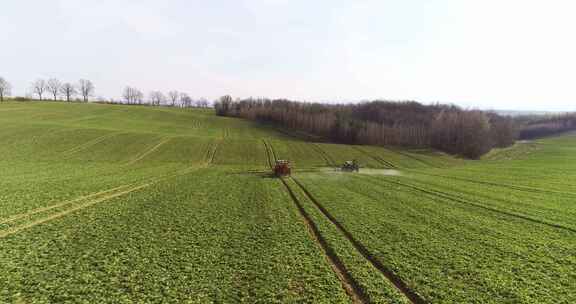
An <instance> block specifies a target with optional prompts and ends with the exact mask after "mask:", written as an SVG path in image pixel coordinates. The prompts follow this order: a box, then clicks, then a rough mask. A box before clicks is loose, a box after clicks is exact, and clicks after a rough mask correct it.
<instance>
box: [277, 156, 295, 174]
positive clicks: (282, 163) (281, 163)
mask: <svg viewBox="0 0 576 304" xmlns="http://www.w3.org/2000/svg"><path fill="white" fill-rule="evenodd" d="M291 173H292V168H291V167H290V162H289V161H287V160H277V161H276V165H275V166H274V174H275V175H276V176H286V175H290V174H291Z"/></svg>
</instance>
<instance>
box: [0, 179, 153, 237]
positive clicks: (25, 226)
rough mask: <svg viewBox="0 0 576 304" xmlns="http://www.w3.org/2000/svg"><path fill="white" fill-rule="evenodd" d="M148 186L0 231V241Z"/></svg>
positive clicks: (105, 197)
mask: <svg viewBox="0 0 576 304" xmlns="http://www.w3.org/2000/svg"><path fill="white" fill-rule="evenodd" d="M150 185H151V183H146V184H143V185H139V186H136V187H133V188H130V189H128V190H124V191H120V192H118V193H114V194H110V195H106V196H103V197H100V198H97V199H94V200H91V201H88V202H87V203H84V204H81V205H78V206H75V207H72V208H69V209H67V210H64V211H62V212H58V213H55V214H52V215H50V216H47V217H44V218H41V219H38V220H34V221H32V222H28V223H25V224H22V225H19V226H15V227H12V228H9V229H7V230H4V231H1V232H0V239H1V238H5V237H7V236H9V235H12V234H15V233H18V232H20V231H23V230H26V229H29V228H32V227H35V226H37V225H40V224H43V223H46V222H50V221H52V220H55V219H58V218H61V217H63V216H65V215H68V214H70V213H72V212H74V211H78V210H82V209H85V208H87V207H90V206H93V205H95V204H98V203H101V202H104V201H107V200H110V199H113V198H116V197H119V196H122V195H125V194H128V193H131V192H134V191H136V190H140V189H143V188H146V187H148V186H150Z"/></svg>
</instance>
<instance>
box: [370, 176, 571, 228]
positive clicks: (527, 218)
mask: <svg viewBox="0 0 576 304" xmlns="http://www.w3.org/2000/svg"><path fill="white" fill-rule="evenodd" d="M367 178H368V179H370V180H374V179H375V177H367ZM378 181H383V182H386V183H389V184H394V185H398V186H402V187H405V188H410V189H412V190H416V191H418V192H421V193H425V194H428V195H432V196H435V197H439V198H443V199H446V200H449V201H453V202H457V203H460V204H464V205H467V206H472V207H476V208H479V209H484V210H487V211H490V212H493V213H498V214H501V215H505V216H509V217H514V218H518V219H522V220H525V221H529V222H532V223H536V224H540V225H544V226H548V227H552V228H556V229H561V230H565V231H569V232H574V233H576V229H574V228H570V227H566V226H563V225H560V224H556V223H551V222H547V221H544V220H540V219H537V218H533V217H530V216H528V215H524V214H520V213H515V212H510V211H504V210H501V209H497V208H492V207H488V206H486V205H483V204H481V203H477V202H473V201H469V200H465V199H463V198H460V197H457V196H455V195H453V194H450V193H447V192H443V191H438V190H433V189H425V188H421V187H418V186H415V185H411V184H405V183H401V182H398V181H392V180H388V179H386V180H384V179H378ZM372 184H375V185H378V183H375V182H373V181H372ZM380 185H381V184H380Z"/></svg>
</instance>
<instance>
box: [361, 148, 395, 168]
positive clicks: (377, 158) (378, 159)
mask: <svg viewBox="0 0 576 304" xmlns="http://www.w3.org/2000/svg"><path fill="white" fill-rule="evenodd" d="M352 148H354V149H355V150H357V151H359V152H360V153H363V154H364V155H366V156H368V157H370V158H372V159H374V160H375V161H377V162H379V163H380V164H381V165H384V167H387V168H390V169H397V167H396V166H395V165H394V164H393V163H391V162H389V161H387V160H385V159H383V158H381V157H380V156H377V155H373V154H372V153H369V152H368V151H365V150H363V149H361V148H360V147H357V146H352Z"/></svg>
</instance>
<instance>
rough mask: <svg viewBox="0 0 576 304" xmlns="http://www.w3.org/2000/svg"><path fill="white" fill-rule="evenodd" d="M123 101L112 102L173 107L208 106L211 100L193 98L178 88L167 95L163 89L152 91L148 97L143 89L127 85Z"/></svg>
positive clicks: (123, 93)
mask: <svg viewBox="0 0 576 304" xmlns="http://www.w3.org/2000/svg"><path fill="white" fill-rule="evenodd" d="M122 98H123V102H112V103H125V104H148V105H152V106H172V107H183V108H188V107H201V108H207V107H208V106H209V102H208V100H207V99H205V98H201V99H198V100H193V99H192V98H191V97H190V96H189V95H188V94H187V93H183V92H179V91H176V90H173V91H169V92H168V93H167V94H166V95H165V94H164V93H162V92H161V91H151V92H150V93H149V94H148V99H147V100H146V99H145V98H144V93H142V91H141V90H139V89H137V88H134V87H130V86H127V87H125V88H124V91H123V92H122Z"/></svg>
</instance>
